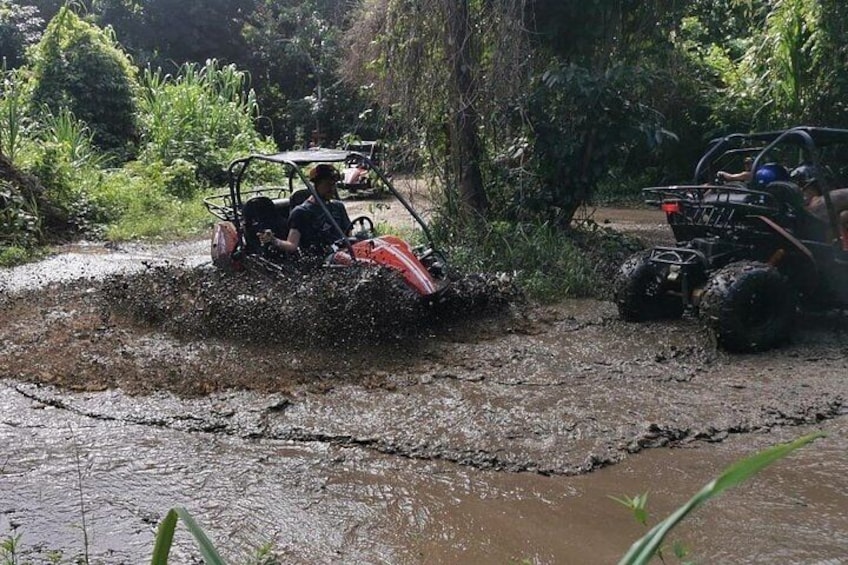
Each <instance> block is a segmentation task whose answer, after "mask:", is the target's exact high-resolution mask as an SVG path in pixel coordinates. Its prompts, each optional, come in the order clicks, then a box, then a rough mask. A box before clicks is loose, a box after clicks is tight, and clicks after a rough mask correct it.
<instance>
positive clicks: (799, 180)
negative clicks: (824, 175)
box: [790, 163, 821, 187]
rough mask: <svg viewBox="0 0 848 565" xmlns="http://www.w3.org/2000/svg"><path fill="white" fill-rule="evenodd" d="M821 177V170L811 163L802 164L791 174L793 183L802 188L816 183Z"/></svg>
mask: <svg viewBox="0 0 848 565" xmlns="http://www.w3.org/2000/svg"><path fill="white" fill-rule="evenodd" d="M820 176H821V175H820V174H819V168H818V167H816V166H815V165H813V164H811V163H802V164H800V165H798V166H797V167H795V168H794V169H793V170H792V173H791V174H790V178H791V179H792V182H794V183H795V184H797V185H798V186H801V187H803V186H806V185H808V184H810V183H813V182H816V181H817V180H818V179H819V177H820Z"/></svg>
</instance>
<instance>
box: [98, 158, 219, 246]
mask: <svg viewBox="0 0 848 565" xmlns="http://www.w3.org/2000/svg"><path fill="white" fill-rule="evenodd" d="M191 170H192V169H191V167H190V166H187V165H186V164H185V163H183V164H179V163H177V164H176V165H175V166H174V167H167V166H165V165H163V164H162V163H154V164H153V165H147V164H146V163H141V162H134V163H130V164H128V165H127V166H125V167H123V168H122V169H114V170H109V171H104V172H103V174H102V175H100V176H99V178H98V182H97V183H94V184H92V185H91V186H90V187H88V193H87V194H88V198H89V199H90V201H91V205H92V208H93V209H94V210H97V212H98V214H99V216H98V220H99V222H100V223H102V224H105V226H106V227H105V228H104V232H103V235H104V236H105V237H106V238H108V239H110V240H113V241H123V240H130V239H137V238H163V237H170V238H173V237H179V236H184V235H186V234H194V233H198V232H199V231H200V230H201V229H204V228H206V227H208V226H209V224H210V222H211V216H210V215H209V213H208V212H207V211H206V209H205V208H204V206H203V202H202V197H203V196H204V193H203V192H196V193H194V194H193V196H192V197H191V198H185V197H184V196H182V195H180V194H175V192H178V191H179V190H183V189H182V188H181V187H182V183H183V182H186V183H188V184H189V185H191V186H192V189H191V190H194V188H193V187H194V184H193V183H194V179H193V178H191V175H192V173H191Z"/></svg>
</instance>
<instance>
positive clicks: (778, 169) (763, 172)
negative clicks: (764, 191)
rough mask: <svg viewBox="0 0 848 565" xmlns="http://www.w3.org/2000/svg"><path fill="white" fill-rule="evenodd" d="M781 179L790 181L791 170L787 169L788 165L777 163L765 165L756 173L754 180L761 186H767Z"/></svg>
mask: <svg viewBox="0 0 848 565" xmlns="http://www.w3.org/2000/svg"><path fill="white" fill-rule="evenodd" d="M779 180H780V181H788V180H789V171H787V170H786V167H784V166H782V165H778V164H777V163H768V164H766V165H763V166H762V167H760V168H759V169H757V172H756V173H755V174H754V181H755V183H756V185H757V186H758V187H759V188H765V187H766V186H767V185H768V184H770V183H773V182H774V181H779Z"/></svg>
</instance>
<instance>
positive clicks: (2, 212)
mask: <svg viewBox="0 0 848 565" xmlns="http://www.w3.org/2000/svg"><path fill="white" fill-rule="evenodd" d="M40 237H41V223H40V222H39V219H38V211H37V210H36V205H35V203H34V202H27V201H26V199H24V198H23V197H22V196H21V195H20V194H18V193H17V191H15V190H14V188H13V187H12V186H11V185H10V184H9V183H7V182H4V181H2V180H0V246H3V247H19V248H28V247H32V246H34V245H35V244H36V243H37V242H38V240H39V239H40Z"/></svg>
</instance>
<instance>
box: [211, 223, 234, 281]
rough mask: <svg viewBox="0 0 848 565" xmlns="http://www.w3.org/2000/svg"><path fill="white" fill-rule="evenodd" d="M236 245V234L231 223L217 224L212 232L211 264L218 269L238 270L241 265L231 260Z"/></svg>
mask: <svg viewBox="0 0 848 565" xmlns="http://www.w3.org/2000/svg"><path fill="white" fill-rule="evenodd" d="M237 245H238V232H237V231H236V227H235V226H234V225H233V224H232V222H218V223H217V224H215V227H214V228H213V230H212V248H211V250H210V252H211V255H212V264H213V265H215V266H216V267H218V268H220V269H226V270H236V271H237V270H240V269H241V263H240V262H239V261H236V260H235V259H234V258H233V252H234V251H235V249H236V246H237Z"/></svg>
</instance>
